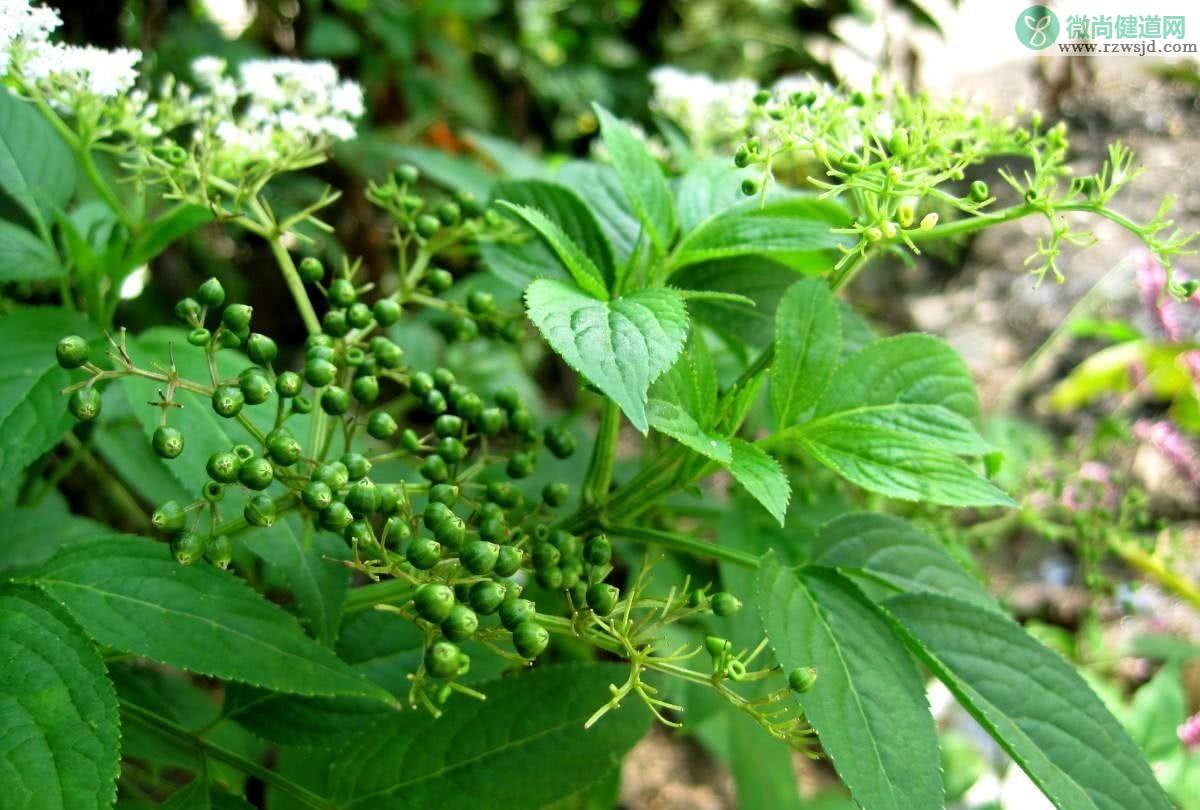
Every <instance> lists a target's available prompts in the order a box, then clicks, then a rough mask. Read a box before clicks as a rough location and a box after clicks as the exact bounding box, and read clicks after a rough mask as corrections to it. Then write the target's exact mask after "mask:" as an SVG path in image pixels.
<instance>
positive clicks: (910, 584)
mask: <svg viewBox="0 0 1200 810" xmlns="http://www.w3.org/2000/svg"><path fill="white" fill-rule="evenodd" d="M812 563H813V565H822V566H828V567H830V568H836V569H838V571H839V572H841V573H842V574H843V575H854V576H856V577H863V578H864V579H868V580H870V581H871V582H875V583H879V584H883V585H884V586H885V588H886V593H887V595H888V596H894V595H896V593H897V592H899V593H921V592H930V593H940V594H944V595H946V596H953V597H956V598H958V599H962V600H963V601H965V602H971V603H973V604H976V605H979V606H980V607H985V608H988V609H989V610H999V609H1000V608H999V606H998V605H997V604H996V603H995V602H994V601H993V600H992V598H991V597H990V596H989V595H988V594H987V591H985V590H984V589H983V587H982V586H981V585H980V584H979V583H978V582H977V581H976V580H975V579H973V578H972V577H971V576H970V575H969V574H968V573H967V572H966V571H964V570H963V569H962V568H961V567H960V566H959V564H958V563H957V562H955V561H954V558H953V557H951V556H950V553H949V552H948V551H946V549H944V548H943V547H942V546H941V545H940V544H939V543H937V542H936V541H935V540H933V539H932V538H930V537H929V535H927V534H925V533H924V532H922V531H920V530H919V529H917V528H916V527H915V526H913V525H912V524H911V523H908V522H907V521H904V520H901V519H900V518H896V517H892V516H890V515H881V514H877V513H874V512H858V513H853V514H848V515H842V516H841V517H838V518H835V519H833V520H831V521H830V522H829V523H826V524H825V525H824V526H822V527H821V531H820V532H819V533H818V534H817V537H816V540H815V541H814V542H813V547H812Z"/></svg>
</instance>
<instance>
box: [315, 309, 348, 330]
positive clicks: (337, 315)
mask: <svg viewBox="0 0 1200 810" xmlns="http://www.w3.org/2000/svg"><path fill="white" fill-rule="evenodd" d="M321 328H322V329H323V330H325V331H326V332H327V333H329V334H331V335H333V336H334V337H345V335H346V333H347V332H349V331H350V324H349V323H348V322H347V321H346V310H344V309H331V310H329V311H328V312H326V313H325V315H324V317H322V318H321Z"/></svg>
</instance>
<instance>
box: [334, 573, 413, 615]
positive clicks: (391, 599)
mask: <svg viewBox="0 0 1200 810" xmlns="http://www.w3.org/2000/svg"><path fill="white" fill-rule="evenodd" d="M412 592H413V586H412V585H411V584H409V583H408V582H405V581H404V580H402V579H385V580H384V581H383V582H373V583H371V584H370V585H363V586H362V587H361V588H355V589H353V590H352V591H350V593H348V594H346V601H345V603H344V605H343V610H345V611H346V612H347V613H355V612H357V611H360V610H369V609H370V608H371V607H373V606H375V605H381V604H391V603H395V602H403V601H407V600H408V599H409V598H410V597H411V596H412Z"/></svg>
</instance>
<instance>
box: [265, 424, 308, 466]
mask: <svg viewBox="0 0 1200 810" xmlns="http://www.w3.org/2000/svg"><path fill="white" fill-rule="evenodd" d="M302 453H303V449H302V448H301V447H300V442H298V441H296V439H295V437H294V436H292V434H291V433H289V432H288V430H287V428H276V429H275V430H272V431H271V432H270V433H268V434H267V455H269V456H270V457H271V461H274V462H275V463H276V464H278V465H279V466H280V467H290V466H292V465H293V464H295V463H296V462H297V461H299V460H300V456H301V454H302Z"/></svg>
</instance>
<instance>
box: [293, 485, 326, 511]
mask: <svg viewBox="0 0 1200 810" xmlns="http://www.w3.org/2000/svg"><path fill="white" fill-rule="evenodd" d="M300 500H302V501H304V505H305V506H307V507H308V508H309V509H311V510H313V511H314V512H320V511H323V510H325V509H328V508H329V504H331V503H333V490H332V489H330V488H329V485H328V484H326V483H325V482H324V481H309V482H308V484H306V485H305V487H304V489H303V490H301V491H300Z"/></svg>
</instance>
